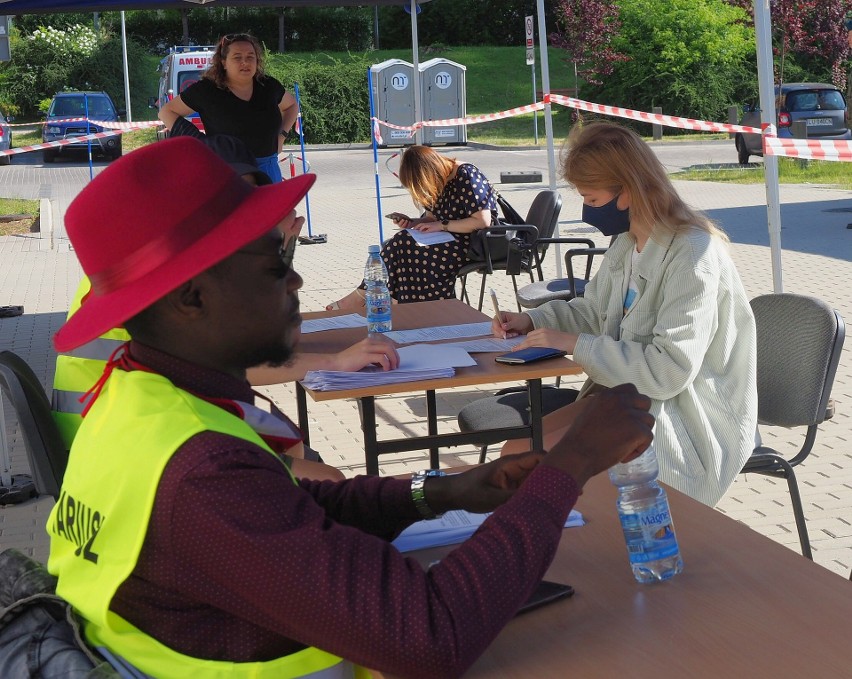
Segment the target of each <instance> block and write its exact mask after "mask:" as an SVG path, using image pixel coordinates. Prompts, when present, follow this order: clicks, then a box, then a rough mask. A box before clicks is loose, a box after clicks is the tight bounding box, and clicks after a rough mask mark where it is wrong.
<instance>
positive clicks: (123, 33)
mask: <svg viewBox="0 0 852 679" xmlns="http://www.w3.org/2000/svg"><path fill="white" fill-rule="evenodd" d="M121 61H122V64H123V66H124V104H125V108H126V109H127V122H128V123H132V122H133V112H132V111H131V110H130V75H129V70H128V68H127V32H126V31H125V29H124V10H122V11H121Z"/></svg>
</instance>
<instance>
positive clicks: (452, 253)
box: [327, 146, 497, 309]
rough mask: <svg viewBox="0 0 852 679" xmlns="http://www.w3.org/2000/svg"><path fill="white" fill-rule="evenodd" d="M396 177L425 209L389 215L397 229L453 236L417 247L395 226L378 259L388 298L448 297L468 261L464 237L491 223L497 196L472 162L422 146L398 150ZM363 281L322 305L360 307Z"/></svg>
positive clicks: (453, 293)
mask: <svg viewBox="0 0 852 679" xmlns="http://www.w3.org/2000/svg"><path fill="white" fill-rule="evenodd" d="M399 179H400V181H401V182H402V185H403V186H404V187H405V188H407V189H408V192H409V193H410V194H411V197H412V199H413V200H414V203H415V204H416V205H418V206H420V207H422V208H423V209H424V210H425V211H424V212H423V214H422V215H420V217H408V216H407V215H404V214H402V213H399V212H394V213H392V214H391V215H389V216H391V217H392V219H393V221H394V223H395V224H396V225H397V226H398V227H399V228H400V229H413V230H416V231H422V232H427V233H428V232H435V231H448V232H449V233H451V234H452V235H453V240H451V241H449V242H446V243H439V244H436V245H418V244H417V242H416V241H415V240H414V238H413V237H412V236H411V234H410V233H408V231H406V230H401V231H399V232H398V233H396V234H395V235H394V236H393V237H392V238H390V239H389V240H387V241H385V244H384V247H383V248H382V259H384V261H385V266H386V267H387V269H388V278H389V284H388V287H389V288H390V293H391V297H393V299H394V300H395V301H396V302H398V303H400V304H405V303H406V302H424V301H427V300H433V299H454V298H455V296H456V277H457V276H458V272H459V270H460V269H461V267H462V266H463V265H464V264H465V263H466V262H467V261H468V256H467V251H468V248H469V247H470V235H471V233H473V232H474V231H476V230H477V229H484V228H486V227H488V226H491V225H492V224H496V223H497V196H496V194H495V193H494V189H493V187H492V186H491V182H489V181H488V179H486V177H485V175H484V174H482V172H480V171H479V170H478V169H477V168H476V167H475V166H474V165H471V164H470V163H462V162H459V161H458V160H456V159H455V158H448V157H446V156H443V155H441V154H440V153H438V152H436V151H434V150H433V149H431V148H429V147H428V146H411V147H409V148H408V149H407V150H406V151H405V153H403V154H402V161H401V162H400V167H399ZM363 289H364V284H363V283H362V284H361V286H360V287H359V288H358V289H356V290H354V291H353V292H351V293H350V294H349V295H347V296H346V297H344V298H343V299H342V300H340V301H339V302H335V303H334V304H331V305H329V306H328V307H327V308H328V309H347V308H357V307H362V306H364V292H363Z"/></svg>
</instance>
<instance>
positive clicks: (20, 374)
mask: <svg viewBox="0 0 852 679" xmlns="http://www.w3.org/2000/svg"><path fill="white" fill-rule="evenodd" d="M0 390H2V392H3V393H4V394H5V395H6V397H7V398H8V399H9V401H10V402H11V404H12V407H13V408H14V409H15V412H16V413H17V415H18V422H19V423H20V427H21V433H22V435H23V439H24V447H25V448H26V451H27V459H28V460H29V463H30V471H31V472H32V476H33V481H34V483H35V487H36V490H37V491H38V492H39V493H40V494H42V495H52V496H53V497H54V498H58V497H59V488H60V486H61V485H62V477H63V476H64V475H65V467H66V466H67V464H68V451H67V450H66V449H65V445H64V444H63V443H62V437H61V436H60V434H59V429H58V427H57V426H56V422H54V420H53V415H52V414H51V411H50V402H49V401H48V399H47V394H45V392H44V388H43V387H42V385H41V382H39V380H38V378H37V377H36V375H35V373H33V371H32V369H31V368H30V366H28V365H27V363H26V361H24V360H23V359H22V358H21V357H20V356H18V355H16V354H13V353H12V352H11V351H3V352H0Z"/></svg>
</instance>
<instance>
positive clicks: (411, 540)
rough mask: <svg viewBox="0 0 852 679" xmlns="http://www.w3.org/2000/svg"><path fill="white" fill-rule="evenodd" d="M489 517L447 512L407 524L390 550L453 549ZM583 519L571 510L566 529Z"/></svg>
mask: <svg viewBox="0 0 852 679" xmlns="http://www.w3.org/2000/svg"><path fill="white" fill-rule="evenodd" d="M489 516H491V514H472V513H470V512H465V511H461V510H459V511H453V512H447V513H446V514H444V515H443V516H441V517H439V518H437V519H429V520H427V521H418V522H417V523H413V524H411V525H410V526H409V527H408V528H406V529H405V530H404V531H402V533H400V534H399V536H398V537H397V539H396V540H394V541H393V545H394V547H396V548H397V549H398V550H399V551H400V552H410V551H412V550H415V549H425V548H426V547H440V546H442V545H455V544H457V543H459V542H464V541H465V540H467V539H468V538H469V537H470V536H471V535H473V534H474V533H475V532H476V529H477V528H479V527H480V526H481V525H482V524H483V522H484V521H485V519H487V518H488V517H489ZM584 523H585V521H583V515H582V514H580V512H578V511H577V510H576V509H572V510H571V513H570V514H568V520H567V521H566V522H565V527H566V528H571V527H573V526H582V525H583V524H584Z"/></svg>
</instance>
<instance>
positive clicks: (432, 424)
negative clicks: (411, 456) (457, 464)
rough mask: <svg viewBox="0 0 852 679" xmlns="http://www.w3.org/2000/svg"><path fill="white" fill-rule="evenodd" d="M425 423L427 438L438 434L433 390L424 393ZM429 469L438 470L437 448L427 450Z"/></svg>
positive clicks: (436, 404)
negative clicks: (427, 432)
mask: <svg viewBox="0 0 852 679" xmlns="http://www.w3.org/2000/svg"><path fill="white" fill-rule="evenodd" d="M426 423H427V426H428V431H429V436H435V435H436V434H437V433H438V403H437V401H436V399H435V390H434V389H429V390H428V391H427V392H426ZM429 468H430V469H438V468H440V462H439V461H438V448H429Z"/></svg>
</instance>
